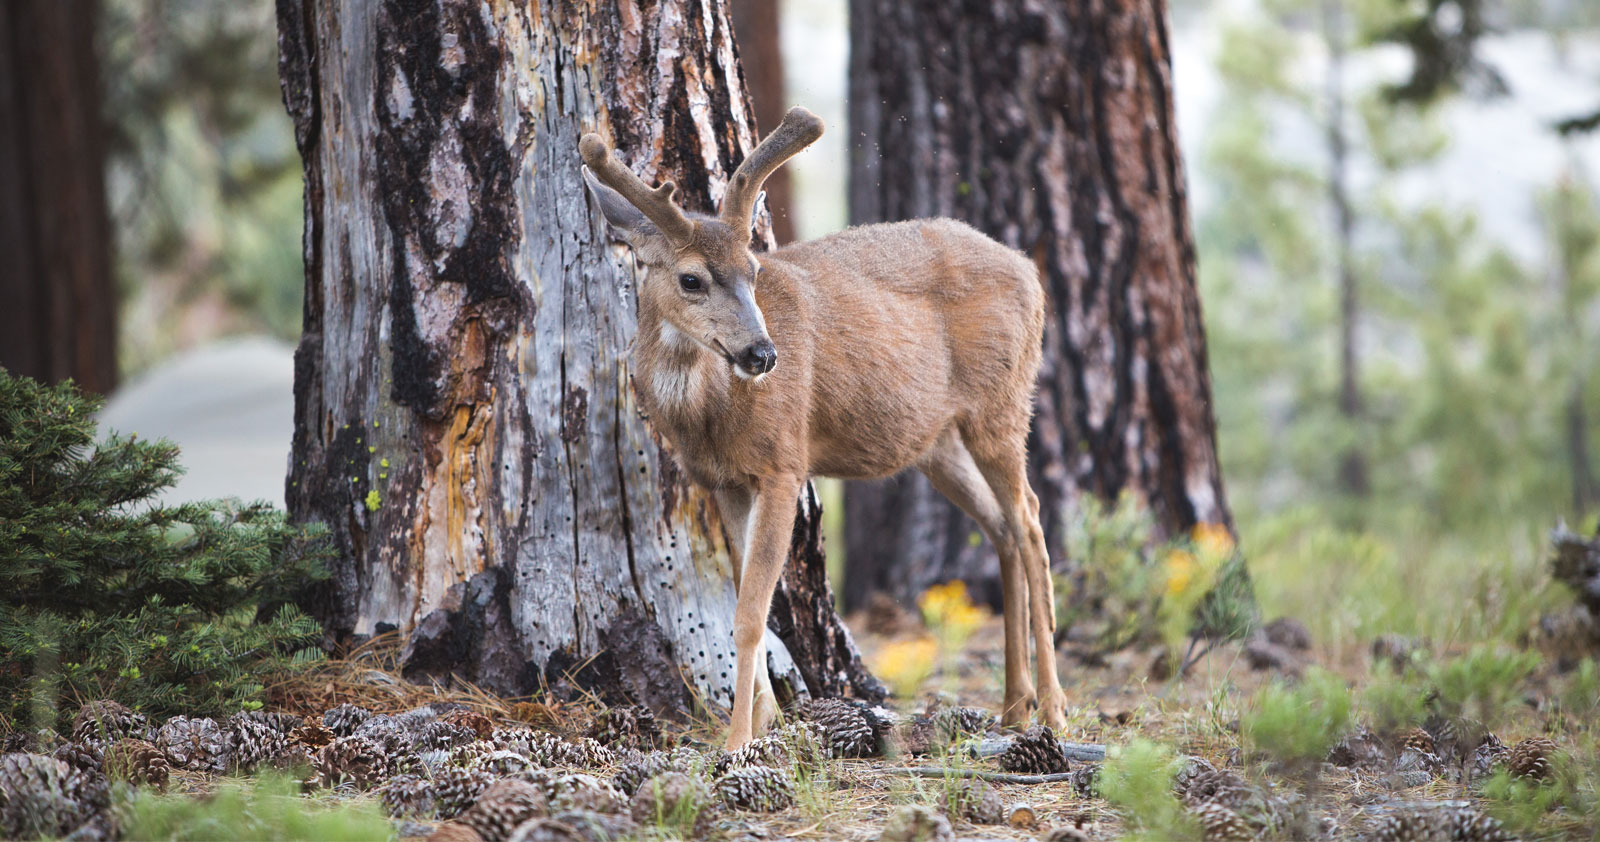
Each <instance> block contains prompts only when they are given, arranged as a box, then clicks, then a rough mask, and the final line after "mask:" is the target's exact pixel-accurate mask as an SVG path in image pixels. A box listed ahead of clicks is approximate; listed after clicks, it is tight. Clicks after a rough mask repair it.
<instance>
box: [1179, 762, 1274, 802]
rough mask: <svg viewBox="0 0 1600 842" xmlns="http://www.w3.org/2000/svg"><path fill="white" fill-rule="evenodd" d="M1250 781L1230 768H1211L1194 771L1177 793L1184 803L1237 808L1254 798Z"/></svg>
mask: <svg viewBox="0 0 1600 842" xmlns="http://www.w3.org/2000/svg"><path fill="white" fill-rule="evenodd" d="M1255 794H1256V793H1255V790H1254V789H1253V788H1251V786H1250V782H1249V781H1246V780H1245V779H1244V778H1242V777H1240V776H1239V773H1238V772H1235V771H1233V770H1231V769H1211V770H1208V771H1202V772H1199V773H1196V774H1195V775H1194V776H1193V777H1191V778H1190V779H1189V781H1188V783H1187V785H1186V787H1185V788H1184V790H1183V791H1182V792H1180V793H1178V796H1179V797H1180V798H1182V799H1183V802H1184V803H1185V804H1188V805H1190V806H1195V805H1198V804H1220V805H1222V806H1224V807H1227V808H1229V809H1231V810H1238V809H1240V808H1241V807H1243V806H1244V805H1245V804H1248V803H1249V802H1250V801H1251V800H1253V799H1254V798H1255Z"/></svg>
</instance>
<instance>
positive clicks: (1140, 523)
mask: <svg viewBox="0 0 1600 842" xmlns="http://www.w3.org/2000/svg"><path fill="white" fill-rule="evenodd" d="M1153 528H1154V525H1153V523H1152V522H1151V519H1150V515H1149V513H1148V512H1147V511H1146V510H1145V509H1144V508H1143V507H1142V506H1141V505H1140V503H1139V502H1138V500H1137V498H1136V497H1135V496H1134V495H1133V494H1131V493H1125V494H1123V495H1122V496H1121V497H1119V498H1118V499H1117V503H1116V505H1115V506H1114V507H1112V508H1110V509H1109V510H1108V509H1106V508H1105V506H1104V505H1103V504H1102V503H1101V502H1100V501H1099V500H1098V499H1096V498H1094V497H1092V496H1086V497H1084V499H1083V500H1082V502H1081V503H1080V505H1079V511H1078V515H1077V517H1075V518H1074V519H1073V520H1072V521H1071V522H1070V523H1069V524H1068V529H1067V537H1066V544H1067V546H1066V552H1067V556H1068V557H1069V558H1071V559H1073V560H1074V561H1076V562H1078V563H1079V565H1080V569H1079V572H1078V573H1077V574H1076V575H1074V576H1072V577H1069V578H1066V579H1064V580H1063V581H1061V582H1060V583H1059V584H1058V587H1057V588H1056V594H1057V604H1056V620H1057V624H1058V625H1059V626H1060V627H1062V628H1068V627H1070V626H1071V625H1072V624H1073V623H1074V622H1075V621H1087V622H1091V623H1094V624H1096V628H1095V636H1096V637H1097V639H1098V642H1099V646H1100V647H1101V648H1102V649H1104V650H1107V651H1110V650H1115V649H1120V648H1122V647H1124V646H1128V645H1131V644H1136V643H1154V642H1156V641H1161V642H1163V643H1165V644H1166V645H1167V648H1168V652H1169V654H1170V655H1171V656H1172V657H1174V658H1176V657H1177V655H1178V654H1180V653H1179V648H1180V647H1181V646H1182V644H1183V641H1184V639H1185V638H1186V637H1189V636H1190V635H1202V636H1205V637H1211V638H1224V639H1233V638H1239V637H1243V636H1244V635H1246V634H1247V633H1248V632H1249V631H1250V629H1251V628H1252V627H1253V625H1254V623H1255V621H1256V617H1257V613H1258V612H1257V608H1256V602H1255V594H1254V590H1253V588H1252V586H1251V583H1250V576H1249V573H1248V571H1247V570H1246V567H1245V564H1244V561H1243V557H1242V556H1241V555H1240V554H1239V553H1238V551H1237V549H1236V547H1235V546H1234V542H1233V537H1232V536H1231V535H1230V534H1229V533H1228V531H1227V529H1226V528H1224V527H1223V526H1221V525H1219V524H1209V523H1202V524H1197V525H1196V526H1195V528H1194V530H1193V532H1192V534H1190V535H1188V536H1182V537H1180V538H1178V539H1176V540H1173V541H1171V542H1168V543H1166V544H1163V545H1154V544H1153V543H1152V541H1151V534H1152V531H1153Z"/></svg>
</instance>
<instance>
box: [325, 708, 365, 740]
mask: <svg viewBox="0 0 1600 842" xmlns="http://www.w3.org/2000/svg"><path fill="white" fill-rule="evenodd" d="M371 716H372V711H370V710H367V709H366V708H364V707H359V706H357V705H352V704H343V705H339V706H338V707H336V708H333V709H332V710H329V711H328V712H326V713H324V714H323V715H322V725H323V727H325V728H327V729H328V730H330V731H332V732H333V733H334V734H336V735H337V736H340V737H348V736H350V735H352V734H354V733H355V732H356V728H358V727H360V725H361V723H363V722H366V721H367V719H368V718H370V717H371Z"/></svg>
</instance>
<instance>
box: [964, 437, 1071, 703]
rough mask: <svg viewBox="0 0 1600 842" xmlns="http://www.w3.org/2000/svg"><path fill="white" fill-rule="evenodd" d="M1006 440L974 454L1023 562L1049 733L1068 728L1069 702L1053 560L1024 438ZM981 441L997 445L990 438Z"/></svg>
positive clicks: (1037, 679) (1041, 700)
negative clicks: (1061, 668)
mask: <svg viewBox="0 0 1600 842" xmlns="http://www.w3.org/2000/svg"><path fill="white" fill-rule="evenodd" d="M1004 440H1006V441H1010V442H1014V444H1010V445H1001V446H992V447H990V448H983V447H979V448H977V449H975V450H974V451H973V454H972V455H973V458H974V460H976V462H977V464H978V470H979V471H981V472H982V474H983V478H984V480H986V481H987V482H988V484H989V488H990V490H991V491H993V492H994V497H995V499H996V500H997V501H999V505H1000V511H1001V512H1002V514H1003V515H1004V519H1005V529H1006V530H1007V532H1008V534H1009V535H1010V536H1011V540H1012V541H1013V542H1014V544H1015V545H1016V547H1017V548H1018V555H1019V556H1020V557H1021V559H1022V560H1021V566H1022V573H1023V577H1024V578H1025V579H1026V581H1027V594H1028V596H1027V601H1028V607H1029V610H1028V620H1029V623H1028V625H1029V630H1030V631H1031V632H1032V635H1033V654H1034V658H1035V659H1036V661H1037V664H1036V670H1037V672H1036V674H1035V682H1036V683H1035V689H1036V695H1037V697H1038V700H1039V713H1040V716H1041V718H1042V719H1043V720H1044V722H1045V724H1046V725H1049V726H1050V727H1051V728H1056V729H1060V728H1065V727H1066V724H1067V715H1066V710H1067V698H1066V694H1064V693H1062V692H1061V681H1060V679H1059V678H1058V677H1057V676H1056V646H1055V634H1056V612H1055V585H1054V582H1053V581H1052V580H1051V578H1050V555H1049V553H1048V551H1047V550H1046V548H1045V543H1044V530H1043V529H1042V528H1041V527H1040V526H1039V498H1038V497H1037V496H1035V495H1034V493H1033V489H1031V488H1029V487H1028V468H1027V449H1026V434H1025V432H1024V433H1018V434H1015V435H1010V436H1006V437H1005V439H1004ZM980 441H986V443H991V444H994V443H996V440H995V439H992V438H991V439H987V440H980Z"/></svg>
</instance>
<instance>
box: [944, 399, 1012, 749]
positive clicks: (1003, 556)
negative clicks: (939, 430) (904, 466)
mask: <svg viewBox="0 0 1600 842" xmlns="http://www.w3.org/2000/svg"><path fill="white" fill-rule="evenodd" d="M917 468H918V469H919V470H921V471H922V473H923V474H924V475H926V476H927V477H928V481H929V482H930V483H932V484H933V487H934V488H935V489H938V491H939V493H940V494H943V495H944V496H945V497H947V498H949V500H950V502H952V503H954V504H956V506H957V507H958V508H960V509H961V510H962V511H963V512H966V513H967V516H968V517H970V518H972V519H973V520H974V521H977V523H978V526H979V528H981V529H982V530H983V532H984V534H985V535H987V536H989V541H990V543H992V544H994V547H995V550H996V552H997V553H998V555H999V557H1000V594H1001V602H1002V604H1003V606H1004V608H1003V610H1004V617H1003V618H1002V620H1003V621H1004V623H1005V631H1006V688H1005V701H1004V703H1003V704H1002V706H1001V709H1000V714H1001V720H1002V721H1003V722H1004V723H1005V724H1006V725H1020V724H1023V723H1026V722H1027V721H1028V717H1029V715H1030V714H1032V712H1033V706H1034V702H1035V700H1036V697H1035V695H1034V690H1033V688H1032V687H1030V686H1029V685H1028V636H1027V635H1028V632H1027V628H1028V599H1027V596H1028V583H1027V579H1026V578H1025V577H1024V575H1023V571H1022V556H1021V555H1020V553H1019V549H1020V548H1019V547H1018V546H1017V543H1016V542H1015V541H1014V540H1012V538H1011V532H1010V530H1009V529H1008V528H1007V526H1006V519H1005V515H1004V513H1003V512H1002V511H1001V508H1000V503H999V501H998V500H996V499H995V496H994V492H993V491H991V490H990V488H989V485H988V483H987V482H986V481H985V480H984V478H983V474H982V473H981V472H980V471H979V470H978V465H977V463H976V462H974V461H973V458H972V454H971V453H970V452H969V451H968V450H967V447H966V445H965V444H963V443H962V441H961V437H960V435H959V434H958V433H957V432H956V431H955V430H953V429H952V430H950V431H948V432H946V433H945V434H944V435H943V436H941V437H940V438H939V440H938V442H936V443H935V444H934V446H933V447H932V448H931V449H930V450H929V451H928V452H927V453H926V454H925V455H924V456H923V457H922V459H921V460H920V461H919V462H918V463H917Z"/></svg>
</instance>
